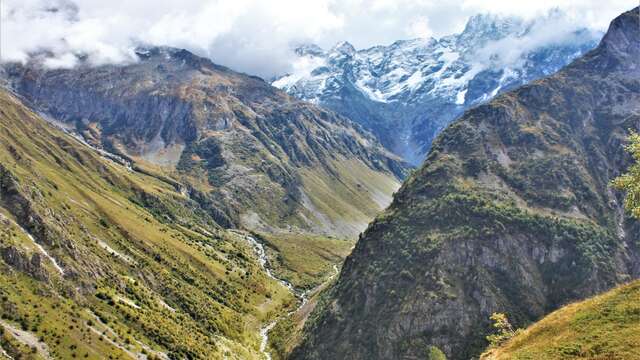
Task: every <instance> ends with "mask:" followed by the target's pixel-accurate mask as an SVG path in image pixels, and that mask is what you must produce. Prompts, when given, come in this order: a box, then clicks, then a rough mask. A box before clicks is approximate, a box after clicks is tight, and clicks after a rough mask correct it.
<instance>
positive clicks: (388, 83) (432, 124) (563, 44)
mask: <svg viewBox="0 0 640 360" xmlns="http://www.w3.org/2000/svg"><path fill="white" fill-rule="evenodd" d="M549 29H553V31H549ZM600 36H601V35H600V34H593V33H592V32H590V31H588V30H586V29H580V28H576V26H575V24H572V23H571V22H570V21H568V20H567V18H566V16H564V14H562V13H561V12H558V11H556V12H551V13H549V14H548V15H547V16H545V17H541V18H538V19H535V20H527V21H525V20H523V19H520V18H515V17H501V16H496V15H490V14H482V15H477V16H473V17H471V18H470V19H469V21H468V22H467V24H466V27H465V29H464V30H463V31H462V32H461V33H460V34H454V35H449V36H445V37H443V38H440V39H434V38H428V39H427V38H419V39H409V40H398V41H395V42H394V43H392V44H390V45H387V46H382V45H378V46H374V47H371V48H368V49H362V50H356V49H355V48H354V46H353V45H351V44H350V43H348V42H346V41H344V42H340V43H338V44H336V45H335V46H334V47H332V48H331V49H330V50H329V51H326V52H325V51H323V50H322V49H321V48H320V47H318V46H315V45H305V46H301V47H299V48H298V49H296V54H298V56H299V58H298V59H297V61H296V62H295V63H294V66H293V71H292V72H291V73H289V74H287V75H284V76H281V77H279V78H277V79H276V80H275V81H274V82H273V85H274V86H276V87H279V88H281V89H284V90H285V91H287V92H288V93H290V94H291V95H294V96H296V97H298V98H300V99H303V100H307V101H311V102H313V103H317V104H320V105H323V106H326V107H328V108H330V109H332V110H334V111H337V112H339V113H341V114H342V115H345V116H347V117H349V118H351V119H352V120H354V121H356V122H358V123H360V124H361V125H363V126H365V127H366V128H368V129H369V130H372V131H373V132H374V133H375V134H376V135H378V137H379V138H380V139H381V140H382V142H383V144H385V145H386V146H387V147H388V148H389V149H390V150H392V151H394V152H396V153H397V154H399V155H401V156H403V157H404V158H405V159H406V160H408V161H411V162H414V163H419V162H420V161H421V160H422V156H423V154H424V153H426V151H427V150H428V148H429V146H430V143H431V140H432V139H433V138H434V137H435V135H437V133H438V132H439V131H440V130H441V129H443V128H444V127H445V126H446V125H447V124H448V123H449V122H450V121H451V120H453V119H454V118H455V117H457V116H458V115H460V114H461V113H462V112H463V111H464V110H465V109H467V108H469V107H471V106H473V105H475V104H478V103H481V102H484V101H487V100H489V99H491V98H492V97H493V96H495V95H497V94H498V93H500V92H503V91H506V90H508V89H511V88H513V87H515V86H518V85H521V84H524V83H526V82H529V81H531V80H534V79H537V78H540V77H543V76H547V75H549V74H551V73H553V72H555V71H557V70H558V69H560V68H561V67H563V66H564V65H566V64H568V63H569V62H571V61H572V60H573V59H574V58H576V57H578V56H580V55H581V54H583V53H584V52H586V51H588V50H590V49H592V48H593V47H595V45H596V44H597V41H598V40H599V37H600ZM398 133H402V136H398Z"/></svg>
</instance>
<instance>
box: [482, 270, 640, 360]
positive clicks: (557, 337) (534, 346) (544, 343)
mask: <svg viewBox="0 0 640 360" xmlns="http://www.w3.org/2000/svg"><path fill="white" fill-rule="evenodd" d="M481 359H482V360H507V359H509V360H534V359H550V360H551V359H625V360H631V359H640V281H634V282H632V283H630V284H627V285H623V286H620V287H617V288H615V289H613V290H611V291H608V292H606V293H604V294H602V295H598V296H596V297H593V298H591V299H588V300H585V301H581V302H577V303H574V304H570V305H567V306H564V307H562V308H560V309H559V310H557V311H554V312H553V313H551V314H549V315H547V316H546V317H544V318H543V319H542V320H540V321H538V322H536V323H535V324H533V325H532V326H530V327H528V328H527V329H526V330H524V331H522V332H521V333H519V334H518V335H516V336H515V337H513V338H512V339H511V340H509V341H507V342H506V343H505V344H504V345H502V346H500V347H497V348H495V349H490V350H489V351H487V352H485V353H484V354H483V355H482V357H481Z"/></svg>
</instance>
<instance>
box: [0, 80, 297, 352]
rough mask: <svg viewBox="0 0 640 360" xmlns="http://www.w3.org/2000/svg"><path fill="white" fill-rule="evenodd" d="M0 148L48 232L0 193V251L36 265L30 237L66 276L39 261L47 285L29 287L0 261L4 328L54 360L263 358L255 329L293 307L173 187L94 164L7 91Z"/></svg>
mask: <svg viewBox="0 0 640 360" xmlns="http://www.w3.org/2000/svg"><path fill="white" fill-rule="evenodd" d="M0 140H1V141H0V144H1V145H0V164H2V165H3V166H4V167H5V168H6V170H7V172H8V173H9V174H10V175H9V176H8V177H7V178H6V179H5V180H6V181H9V180H7V179H11V180H10V181H11V182H12V183H11V186H14V187H15V188H17V192H18V193H19V194H21V196H23V197H24V199H26V203H27V204H28V206H27V208H28V215H29V216H30V217H31V218H33V217H35V218H39V219H41V222H40V225H41V226H42V227H43V228H44V229H46V232H45V233H44V234H45V235H41V233H40V232H38V231H35V230H37V229H38V227H37V226H34V225H33V223H32V222H30V220H29V219H27V217H24V216H22V214H20V213H19V212H16V211H15V209H14V208H13V205H15V204H12V203H9V202H8V201H13V198H10V197H8V195H7V194H8V193H7V192H6V184H3V187H4V188H3V189H2V191H4V193H2V194H0V212H1V213H2V214H3V219H2V226H0V250H2V251H3V252H6V251H7V249H13V250H16V251H17V252H18V254H19V255H20V256H21V257H24V258H25V259H27V260H28V259H33V254H36V253H38V252H39V250H38V249H37V248H36V247H35V244H34V242H33V241H32V240H31V239H30V238H29V237H28V236H27V234H26V232H25V230H24V229H22V228H26V229H28V231H29V232H32V233H33V235H34V237H35V238H36V241H38V243H40V244H41V245H42V247H43V248H44V249H45V250H46V251H47V253H48V254H50V255H51V256H52V257H53V258H55V259H56V262H58V263H59V264H60V265H61V267H62V268H63V269H64V271H65V274H64V276H61V274H60V273H59V272H58V271H57V270H56V269H55V267H54V266H53V264H52V263H51V262H50V261H49V260H47V259H46V258H44V257H43V256H41V257H40V258H41V261H40V265H41V266H40V269H41V271H42V272H44V274H45V276H44V279H40V280H36V279H34V276H31V275H34V274H29V271H24V270H23V271H19V270H18V267H17V266H15V264H14V265H12V266H9V265H8V264H7V263H6V262H0V314H1V315H2V318H3V321H5V322H7V324H9V325H10V326H13V327H17V328H22V329H24V330H27V331H29V332H30V333H32V334H33V335H34V336H35V337H37V338H39V339H40V340H41V341H42V342H43V343H44V344H46V346H47V347H48V348H49V350H50V353H51V354H52V356H53V357H54V358H71V357H73V355H74V354H75V355H76V356H78V357H84V356H85V354H86V356H87V358H103V357H106V356H115V357H116V358H128V357H132V356H134V355H136V354H137V353H144V352H155V351H157V352H161V353H173V354H174V356H179V357H182V356H190V357H192V358H218V357H221V356H223V355H225V354H226V355H227V356H229V357H230V358H243V359H244V358H247V359H250V358H259V356H260V355H259V354H258V346H259V338H258V336H257V330H258V328H259V327H260V324H261V323H263V322H264V321H266V320H267V319H268V318H272V317H273V316H275V314H277V313H280V312H282V311H283V308H286V307H287V306H291V305H292V304H293V297H292V296H291V294H289V293H288V292H287V291H286V289H284V288H283V287H282V286H280V285H279V284H278V283H277V282H275V281H273V280H271V279H269V278H268V277H267V276H266V275H265V274H264V273H263V272H262V271H261V270H260V267H259V264H258V263H257V262H256V261H255V260H254V259H253V251H252V249H251V248H250V247H249V246H247V244H246V243H245V242H244V241H242V240H241V239H239V238H238V237H236V236H234V235H232V234H229V233H227V232H225V231H222V230H220V229H219V228H218V227H217V226H216V225H215V223H214V222H213V221H211V219H209V218H207V216H206V213H204V212H202V211H201V210H200V209H199V208H198V206H197V205H196V204H195V203H194V202H192V201H190V200H189V199H186V198H184V197H183V196H182V195H181V194H179V193H178V192H176V191H175V189H174V188H173V186H170V185H169V184H167V183H164V182H162V181H159V180H158V179H156V178H153V177H149V176H144V175H141V174H139V173H132V172H129V171H128V170H127V169H126V168H124V167H123V166H120V165H117V164H115V163H113V162H110V161H107V160H105V159H102V158H100V157H98V156H96V154H95V153H94V152H93V151H91V150H88V148H87V147H85V146H84V145H81V144H80V143H79V142H77V141H75V140H74V139H72V138H70V137H68V136H66V135H64V134H62V133H61V132H59V131H57V130H54V129H52V128H51V127H50V126H49V125H47V124H45V123H44V121H43V120H42V119H40V118H38V117H37V116H36V115H35V114H33V113H32V112H30V111H29V110H27V109H26V108H24V107H23V106H22V105H21V104H20V103H19V101H17V100H16V99H15V98H14V97H13V96H11V95H9V94H7V93H6V92H2V93H0ZM3 196H4V197H3ZM17 224H20V225H22V226H18V225H17ZM5 261H6V259H5ZM131 304H135V305H131ZM165 304H166V305H165ZM98 318H99V319H101V320H98ZM5 337H8V338H9V339H11V335H10V334H8V333H7V332H5ZM17 340H18V339H15V338H13V339H12V341H13V342H16V341H17ZM18 342H19V341H18ZM3 348H4V349H5V350H7V351H9V350H10V349H8V348H7V347H5V346H3ZM145 348H146V350H145ZM11 349H13V348H11ZM16 349H17V347H16ZM14 350H15V349H14ZM15 351H19V349H18V350H15ZM14 355H15V354H14ZM14 357H15V356H14Z"/></svg>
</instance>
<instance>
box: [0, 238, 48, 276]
mask: <svg viewBox="0 0 640 360" xmlns="http://www.w3.org/2000/svg"><path fill="white" fill-rule="evenodd" d="M0 255H1V256H2V260H3V261H4V262H5V263H7V265H9V266H11V267H13V268H14V269H16V270H18V271H22V272H24V273H27V274H29V275H31V276H32V277H33V278H35V279H38V280H41V281H43V280H47V279H48V278H49V277H48V275H47V272H46V270H45V269H44V267H42V257H41V256H40V254H38V253H33V254H32V255H31V258H29V257H28V256H27V255H26V254H24V253H22V252H21V251H20V250H18V249H17V248H15V247H13V246H8V247H4V248H0Z"/></svg>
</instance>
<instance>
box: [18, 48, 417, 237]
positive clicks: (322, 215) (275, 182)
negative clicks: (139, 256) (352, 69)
mask: <svg viewBox="0 0 640 360" xmlns="http://www.w3.org/2000/svg"><path fill="white" fill-rule="evenodd" d="M137 54H138V57H139V61H138V62H136V63H133V64H128V65H122V66H101V67H97V68H96V67H87V66H80V67H78V68H75V69H60V70H47V69H44V68H42V67H40V66H38V65H37V60H34V62H33V63H32V64H29V65H28V66H21V65H9V66H6V67H5V71H6V75H5V76H6V78H8V81H9V83H10V84H11V86H12V87H13V88H14V89H15V91H17V92H18V93H20V94H21V95H22V96H24V97H25V98H26V99H27V100H28V101H29V102H30V103H31V104H32V105H33V106H34V107H35V108H37V109H39V110H40V111H42V112H43V113H46V114H47V115H48V116H49V117H51V118H52V119H55V121H58V122H59V123H61V125H62V126H66V127H69V128H71V129H72V130H74V131H76V132H78V133H80V134H81V135H82V136H83V138H84V139H85V140H86V141H87V142H89V143H91V144H92V145H94V146H98V147H102V148H105V149H107V150H108V151H111V152H113V153H117V154H118V155H121V156H123V157H126V158H128V159H130V160H133V161H134V162H136V163H138V164H139V165H140V168H143V167H144V166H143V165H144V164H147V165H149V164H151V167H155V168H158V167H159V168H160V169H162V172H163V173H164V174H165V175H167V176H168V177H173V178H175V179H176V180H178V181H179V182H180V183H182V184H183V185H185V187H186V188H187V189H188V191H189V192H190V194H191V196H192V197H193V198H194V199H198V200H199V201H200V202H201V203H203V204H207V206H208V208H210V211H211V213H212V214H213V215H214V217H215V218H216V220H217V221H218V222H219V223H220V224H222V225H223V226H241V225H242V226H246V227H249V228H253V229H262V230H265V229H266V230H269V229H296V230H302V231H312V232H320V233H328V234H332V235H341V236H353V235H355V234H357V233H358V232H359V231H360V230H362V228H363V227H364V226H365V225H366V223H367V222H368V220H369V219H370V218H371V217H373V216H374V214H375V213H376V211H378V210H379V209H380V208H381V207H382V206H384V205H386V204H387V203H388V201H389V200H390V194H391V193H392V192H393V191H394V190H395V189H396V188H397V186H399V185H398V180H399V179H400V178H401V177H402V176H403V174H404V171H405V169H406V167H405V164H403V163H402V161H400V160H399V159H398V158H397V157H395V156H394V155H391V154H390V153H388V152H387V151H385V150H384V149H383V148H382V146H381V145H380V144H379V143H378V142H377V141H376V140H375V139H374V137H373V136H371V135H370V134H369V133H367V132H366V131H363V130H362V129H361V128H360V127H358V126H357V125H355V124H353V123H351V122H350V121H349V120H347V119H345V118H344V117H341V116H338V115H336V114H334V113H332V112H330V111H326V110H323V109H320V108H318V107H316V106H314V105H311V104H308V103H304V102H301V101H298V100H295V99H293V98H292V97H290V96H288V95H286V94H285V93H284V92H282V91H279V90H277V89H275V88H273V87H272V86H270V85H269V84H267V83H265V82H264V81H262V80H261V79H259V78H255V77H251V76H247V75H243V74H239V73H235V72H233V71H231V70H229V69H227V68H224V67H221V66H217V65H215V64H213V63H211V62H210V61H209V60H206V59H203V58H200V57H197V56H195V55H193V54H191V53H189V52H187V51H185V50H178V49H171V48H151V49H140V50H138V52H137ZM347 169H350V172H347ZM334 187H337V188H338V189H339V191H336V193H338V194H341V195H337V196H335V197H334V199H333V200H334V202H335V206H334V207H333V209H330V206H327V204H324V203H323V201H325V200H323V198H324V195H323V194H322V193H321V191H322V189H327V188H334ZM332 210H334V211H332Z"/></svg>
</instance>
